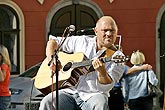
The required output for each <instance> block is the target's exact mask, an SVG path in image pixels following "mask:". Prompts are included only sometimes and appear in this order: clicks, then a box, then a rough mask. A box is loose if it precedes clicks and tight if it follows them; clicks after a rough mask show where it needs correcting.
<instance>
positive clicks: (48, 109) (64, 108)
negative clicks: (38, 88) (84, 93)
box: [39, 91, 77, 110]
mask: <svg viewBox="0 0 165 110" xmlns="http://www.w3.org/2000/svg"><path fill="white" fill-rule="evenodd" d="M58 101H59V109H60V110H76V109H77V108H76V107H77V104H76V102H75V99H74V98H73V96H72V95H71V94H68V93H65V92H63V91H59V99H58ZM53 102H54V103H52V93H49V94H48V95H47V96H45V97H44V98H43V99H42V101H41V103H40V107H39V110H56V93H55V92H54V93H53Z"/></svg>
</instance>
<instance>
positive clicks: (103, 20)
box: [96, 16, 118, 31]
mask: <svg viewBox="0 0 165 110" xmlns="http://www.w3.org/2000/svg"><path fill="white" fill-rule="evenodd" d="M106 23H108V24H110V25H111V26H112V28H114V29H115V30H116V31H117V30H118V28H117V24H116V22H115V20H114V19H113V18H112V17H111V16H103V17H101V18H100V19H99V20H98V21H97V23H96V28H98V27H100V26H101V25H102V24H106Z"/></svg>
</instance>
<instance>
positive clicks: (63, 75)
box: [34, 52, 85, 94]
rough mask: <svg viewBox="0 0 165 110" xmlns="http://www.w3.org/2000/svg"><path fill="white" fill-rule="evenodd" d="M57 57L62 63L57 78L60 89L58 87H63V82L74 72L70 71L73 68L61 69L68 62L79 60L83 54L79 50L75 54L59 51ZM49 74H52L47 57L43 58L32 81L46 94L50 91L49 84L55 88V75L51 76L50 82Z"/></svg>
mask: <svg viewBox="0 0 165 110" xmlns="http://www.w3.org/2000/svg"><path fill="white" fill-rule="evenodd" d="M58 57H59V60H60V62H61V65H62V69H60V71H59V75H58V80H59V81H58V86H59V89H60V88H65V86H66V85H65V86H64V85H63V83H66V81H68V80H69V79H70V77H71V75H72V74H74V73H73V72H72V71H73V70H74V68H70V69H69V70H67V71H63V67H64V65H65V64H67V63H68V62H73V63H74V62H81V61H83V60H84V59H85V57H84V54H83V53H81V52H78V53H75V54H67V53H63V52H59V53H58ZM74 71H75V70H74ZM51 75H52V72H51V70H50V67H49V66H48V59H47V58H45V59H44V61H43V62H42V64H41V66H40V68H39V70H38V72H37V75H36V77H35V82H34V85H35V87H36V88H37V89H39V90H40V91H41V92H42V93H44V94H48V93H50V92H51V91H52V86H51V85H52V84H53V86H54V88H55V83H56V75H54V76H53V83H52V78H51ZM67 83H68V82H67ZM67 87H68V86H67ZM54 90H55V89H54Z"/></svg>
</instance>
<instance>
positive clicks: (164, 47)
mask: <svg viewBox="0 0 165 110" xmlns="http://www.w3.org/2000/svg"><path fill="white" fill-rule="evenodd" d="M103 15H110V16H112V17H113V18H114V19H115V20H116V21H117V24H118V27H119V34H120V35H121V36H122V37H121V38H122V40H121V45H122V47H123V50H124V53H125V54H126V55H130V54H131V52H132V51H134V50H140V51H142V52H143V53H144V54H145V56H146V63H149V64H151V65H152V66H153V69H154V71H155V73H156V74H157V76H158V78H159V81H160V88H161V89H162V90H163V88H164V79H165V68H163V67H164V65H165V57H164V56H165V43H164V42H165V31H164V30H165V1H164V0H154V1H153V0H145V1H144V0H0V43H2V44H4V45H6V46H7V47H8V48H9V50H10V56H11V60H12V66H13V68H12V74H19V73H21V72H23V71H24V70H26V69H28V68H29V67H31V66H32V65H34V64H36V63H39V62H42V61H43V59H44V58H45V47H46V42H47V40H48V35H49V34H53V35H56V36H59V35H62V33H63V30H64V29H65V27H67V26H69V25H71V24H73V25H75V27H76V30H75V32H74V33H73V34H78V33H77V32H78V31H79V30H81V29H90V28H93V27H94V26H95V22H96V21H97V19H98V18H99V17H101V16H103ZM81 34H86V33H81ZM162 101H163V97H162V98H161V106H162V104H163V102H162Z"/></svg>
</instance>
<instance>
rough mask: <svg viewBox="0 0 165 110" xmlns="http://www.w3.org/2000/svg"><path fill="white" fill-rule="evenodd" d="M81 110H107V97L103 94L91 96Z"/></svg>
mask: <svg viewBox="0 0 165 110" xmlns="http://www.w3.org/2000/svg"><path fill="white" fill-rule="evenodd" d="M81 109H82V110H109V106H108V97H107V96H106V95H104V94H98V95H95V96H92V97H91V98H90V99H89V100H87V101H86V102H84V103H83V105H82V107H81Z"/></svg>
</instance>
